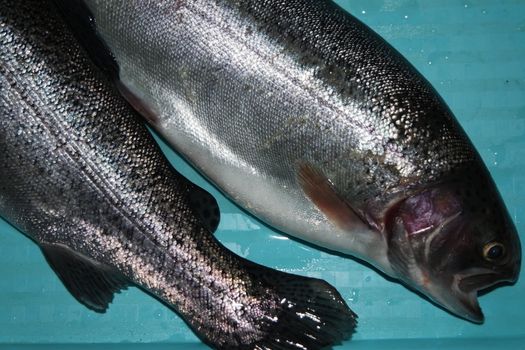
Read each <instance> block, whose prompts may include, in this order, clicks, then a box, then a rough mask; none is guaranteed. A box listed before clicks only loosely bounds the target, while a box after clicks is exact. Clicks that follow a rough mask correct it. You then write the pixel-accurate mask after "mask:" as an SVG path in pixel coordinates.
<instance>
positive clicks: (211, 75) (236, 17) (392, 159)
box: [57, 0, 521, 322]
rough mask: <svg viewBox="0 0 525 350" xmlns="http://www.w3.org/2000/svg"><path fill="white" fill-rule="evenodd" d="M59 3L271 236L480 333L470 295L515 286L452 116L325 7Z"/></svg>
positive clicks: (497, 204)
mask: <svg viewBox="0 0 525 350" xmlns="http://www.w3.org/2000/svg"><path fill="white" fill-rule="evenodd" d="M57 1H58V2H59V3H62V5H61V6H62V9H63V11H65V12H66V13H67V14H68V16H69V17H70V18H74V19H75V20H74V22H75V23H74V25H76V26H77V32H79V33H80V35H79V36H80V37H81V38H83V41H84V42H99V44H98V46H97V49H92V50H91V51H92V56H93V57H95V59H96V60H97V62H98V63H99V64H100V65H102V66H104V67H106V69H107V71H108V72H109V73H111V74H112V75H113V78H114V79H116V80H117V82H118V85H119V87H120V90H121V92H122V93H123V94H124V95H125V96H126V97H127V98H128V100H129V101H130V102H131V103H132V104H133V105H134V106H135V107H136V108H137V109H138V110H139V111H141V113H142V114H144V116H145V117H146V118H148V119H149V121H150V123H151V124H152V125H153V126H154V127H155V128H156V129H157V130H158V131H159V132H160V133H161V134H162V135H163V136H164V137H165V138H166V140H168V141H169V142H170V143H171V144H172V145H173V146H174V147H175V148H176V149H177V150H178V151H180V152H181V153H182V154H183V155H184V156H185V157H186V158H187V159H189V160H190V161H191V162H192V163H193V164H194V165H195V166H196V167H197V168H198V169H200V171H202V172H203V173H204V174H206V175H207V176H208V177H209V178H210V179H211V180H212V181H213V182H215V183H216V184H217V185H218V187H219V188H220V189H222V190H223V191H224V192H225V193H226V194H228V195H229V196H230V197H231V198H232V199H234V200H235V201H236V202H237V203H239V204H240V205H241V206H242V207H244V208H246V209H247V210H248V211H250V212H251V213H252V214H254V215H255V216H257V217H259V218H261V219H262V220H264V221H265V222H267V223H268V224H270V225H272V226H274V227H276V228H278V229H280V230H282V231H284V232H286V233H289V234H290V235H293V236H296V237H299V238H301V239H304V240H306V241H309V242H312V243H314V244H318V245H321V246H323V247H326V248H329V249H332V250H336V251H339V252H343V253H346V254H351V255H354V256H356V257H358V258H361V259H364V260H366V261H368V262H370V263H371V264H373V265H375V266H376V267H377V268H379V269H380V270H382V271H384V272H386V273H387V274H388V275H390V276H393V277H395V278H397V279H399V280H401V281H403V282H405V283H406V284H407V285H408V286H410V287H412V288H414V289H417V290H419V291H421V292H422V293H424V294H425V295H427V296H428V297H429V298H430V299H432V300H433V301H434V302H436V303H437V304H440V305H442V306H444V307H445V308H446V309H448V310H449V311H451V312H452V313H454V314H456V315H459V316H460V317H464V318H466V319H469V320H472V321H474V322H482V321H483V314H482V312H481V309H480V307H479V303H478V301H477V292H478V291H479V290H481V289H485V288H487V287H489V286H491V285H494V284H496V283H499V282H502V281H510V282H513V281H515V280H516V279H517V277H518V273H519V266H520V261H521V247H520V242H519V238H518V235H517V232H516V229H515V227H514V224H513V223H512V220H511V219H510V217H509V215H508V213H507V210H506V208H505V206H504V204H503V202H502V200H501V198H500V195H499V193H498V191H497V189H496V187H495V185H494V183H493V181H492V179H491V178H490V175H489V173H488V171H487V169H486V167H485V166H484V165H483V163H482V161H481V159H480V157H479V155H478V153H477V152H476V150H475V149H474V147H473V145H472V144H471V142H470V141H469V139H468V138H467V136H466V135H465V133H464V132H463V130H462V128H461V127H460V125H459V124H458V123H457V121H456V120H455V118H454V116H453V114H452V112H451V111H450V110H449V108H448V107H447V106H446V104H445V103H444V102H443V100H442V99H441V98H440V97H439V95H438V94H437V93H436V91H435V90H434V89H433V88H432V87H431V85H430V84H429V83H428V82H427V81H426V80H425V79H424V78H423V77H422V76H421V75H420V74H419V73H418V72H417V71H416V70H415V69H414V67H413V66H412V65H411V64H410V63H408V62H407V61H406V60H405V59H404V58H403V57H402V56H401V55H400V54H399V53H398V52H397V51H396V50H395V49H393V48H392V47H391V46H390V45H389V44H388V43H386V42H385V41H384V40H383V39H382V38H381V37H379V36H378V35H377V34H375V33H374V32H373V31H372V30H371V29H370V28H368V27H367V26H365V25H364V24H362V23H361V22H360V21H358V20H357V19H356V18H354V17H353V16H351V15H350V14H348V13H347V12H345V11H344V10H342V9H341V8H339V7H338V6H337V5H335V4H334V3H333V2H332V1H329V0H214V1H210V0H193V1H185V0H156V1H147V2H144V1H138V0H132V1H119V0H109V1H108V0H83V1H82V0H76V1H73V2H71V1H59V0H57ZM81 23H84V24H86V25H85V26H84V27H83V28H82V30H79V29H80V27H81V25H80V24H81ZM89 30H91V32H92V33H93V30H94V33H95V34H96V36H98V39H99V40H98V41H97V39H96V37H94V36H91V35H89V34H88V32H89ZM88 46H89V45H88ZM91 48H94V46H91Z"/></svg>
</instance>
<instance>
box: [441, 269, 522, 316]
mask: <svg viewBox="0 0 525 350" xmlns="http://www.w3.org/2000/svg"><path fill="white" fill-rule="evenodd" d="M514 281H515V278H514V277H513V276H511V277H508V278H507V277H504V276H502V275H501V274H500V273H497V272H495V271H492V270H487V269H481V270H477V271H476V272H471V273H468V274H464V275H462V276H458V277H457V278H456V283H455V284H454V286H453V290H454V291H455V293H454V294H456V301H455V302H453V303H452V305H450V307H448V309H449V310H452V311H453V312H454V313H456V314H457V315H459V316H461V317H463V318H465V319H467V320H469V321H472V322H474V323H483V321H484V319H485V317H484V316H483V312H482V311H481V307H480V306H479V301H478V292H479V291H482V290H484V289H487V288H489V287H492V286H494V285H496V284H500V283H503V282H510V283H512V282H514ZM447 304H449V303H447Z"/></svg>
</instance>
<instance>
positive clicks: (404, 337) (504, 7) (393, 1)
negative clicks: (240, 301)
mask: <svg viewBox="0 0 525 350" xmlns="http://www.w3.org/2000/svg"><path fill="white" fill-rule="evenodd" d="M338 3H339V4H341V5H342V6H343V7H345V8H346V9H347V10H349V11H350V12H352V13H353V14H354V15H356V16H357V17H359V18H360V19H362V20H363V21H364V22H365V23H367V24H368V25H370V26H371V27H372V28H373V29H375V30H376V31H378V32H379V33H380V34H381V35H383V36H384V37H385V38H386V39H387V40H388V41H389V42H390V43H392V44H393V45H394V46H395V47H396V48H397V49H399V50H400V51H401V52H402V53H403V54H404V55H405V56H406V57H407V58H408V59H409V60H410V61H411V62H412V63H413V64H414V65H415V66H416V67H417V68H418V69H419V70H420V71H421V72H422V73H423V74H424V75H425V76H426V77H427V78H428V79H429V80H430V81H431V82H432V84H433V85H434V86H435V87H436V88H437V90H438V91H439V92H440V93H441V94H442V96H443V97H444V98H445V100H446V101H447V102H448V104H449V105H450V107H451V108H452V110H453V111H454V113H455V114H456V116H457V118H458V119H459V121H460V123H461V124H462V125H463V127H464V128H465V130H466V131H467V133H468V135H469V136H470V137H471V139H472V141H473V142H474V144H475V145H476V147H477V149H478V151H479V152H480V153H481V155H482V157H483V159H484V160H485V162H486V164H487V165H488V167H489V169H490V171H491V173H492V175H493V177H494V179H495V181H496V183H497V185H498V188H499V190H500V191H501V193H502V195H503V198H504V200H505V202H506V205H507V207H508V209H509V211H510V214H511V216H512V218H513V220H514V222H515V223H516V225H517V227H518V231H519V232H521V237H522V241H524V242H525V239H524V238H523V237H524V235H525V215H524V210H523V208H524V207H525V138H524V136H525V59H524V57H525V1H520V0H500V1H493V0H472V1H459V0H439V1H434V0H373V1H357V0H355V1H351V0H339V1H338ZM163 148H164V150H166V152H167V154H168V156H169V158H170V160H171V161H173V163H174V165H175V167H176V168H177V169H178V170H179V171H181V172H182V173H183V174H184V175H186V176H188V177H189V178H190V179H192V180H193V181H195V182H196V183H197V184H199V185H201V186H203V187H204V188H205V189H207V190H209V191H210V192H211V193H212V194H213V195H215V197H216V198H218V200H219V203H220V207H221V210H222V221H221V225H220V227H219V231H218V233H217V234H218V237H219V239H220V240H221V241H222V242H223V243H224V244H225V245H226V246H227V247H228V248H230V249H231V250H233V251H234V252H236V253H237V254H239V255H242V256H244V257H247V258H249V259H251V260H254V261H257V262H259V263H262V264H265V265H267V266H271V267H274V268H277V269H280V270H284V271H288V272H293V273H297V274H302V275H307V276H314V277H319V278H323V279H325V280H327V281H328V282H330V283H332V284H333V285H335V286H336V287H337V288H338V290H339V291H340V292H341V294H342V295H343V297H344V298H345V299H346V301H347V303H348V305H349V306H350V307H351V308H352V309H354V310H355V311H356V312H357V313H358V314H359V315H360V322H359V326H358V329H357V332H356V334H355V335H354V338H353V341H350V342H345V343H344V344H343V345H342V346H341V349H346V348H348V349H384V348H387V347H388V348H391V349H420V348H423V347H424V348H435V349H441V348H450V349H466V348H476V349H491V350H492V349H494V348H500V347H506V348H525V342H524V340H525V312H524V311H525V298H524V296H525V283H523V282H522V281H519V282H518V283H517V284H516V285H515V286H512V287H504V288H499V289H497V290H495V291H493V292H491V293H489V294H487V295H485V296H483V297H481V299H480V300H481V306H482V308H483V310H484V312H485V316H486V322H485V324H483V325H481V326H479V325H474V324H471V323H469V322H466V321H464V320H461V319H458V318H456V317H454V316H452V315H450V314H448V313H447V312H445V311H443V310H442V309H440V308H437V307H436V306H434V305H432V304H431V303H429V302H428V301H426V300H424V299H422V298H421V297H420V296H418V295H416V294H414V293H412V292H410V291H408V290H407V289H406V288H404V287H403V286H401V285H399V284H397V283H392V282H389V281H387V280H385V279H384V278H383V277H381V276H380V275H378V274H377V273H376V272H374V271H373V270H371V269H369V268H367V267H365V266H362V265H360V264H359V263H357V262H355V261H353V260H351V259H348V258H342V257H337V256H333V255H331V254H328V253H326V252H323V251H320V250H317V249H315V248H313V247H310V246H306V245H303V244H301V243H299V242H297V241H294V240H293V239H289V238H287V237H286V236H284V235H282V234H280V233H278V232H275V231H273V230H272V229H270V228H268V227H266V226H265V225H264V224H262V223H261V222H259V221H257V220H256V219H255V218H253V217H250V216H248V215H247V214H245V213H244V212H243V211H241V210H240V209H238V208H237V207H236V206H235V205H234V204H232V203H231V202H230V201H229V200H228V199H226V198H225V197H224V196H223V195H221V194H220V193H219V192H218V191H217V190H216V189H215V188H214V187H213V186H211V185H210V184H208V183H207V182H206V181H205V180H203V178H202V177H200V176H199V175H198V174H197V173H195V171H194V170H193V169H192V168H191V167H189V166H188V165H187V164H186V163H185V162H184V161H183V160H181V158H180V157H178V156H177V155H175V154H174V153H173V152H171V151H170V150H169V149H168V148H167V147H166V146H165V145H163ZM90 343H95V345H92V346H87V345H86V344H90ZM122 343H127V344H122ZM130 343H133V344H130ZM24 344H25V345H24ZM46 344H47V346H48V347H49V348H53V349H55V348H57V346H58V345H60V344H62V345H63V346H64V347H66V348H69V347H70V346H72V345H74V344H75V346H76V347H89V348H91V347H93V346H94V347H96V346H97V344H98V345H101V344H106V345H108V344H113V345H114V348H116V347H123V348H124V347H125V348H126V349H129V348H131V349H133V348H136V347H141V348H142V347H144V348H148V349H150V348H152V349H164V348H165V349H202V348H206V347H205V346H204V345H202V344H200V343H199V341H198V339H197V338H196V337H195V335H194V334H193V333H192V332H191V331H189V330H188V328H187V327H186V326H185V324H184V323H183V322H182V321H181V320H180V319H179V318H178V316H177V315H175V314H174V313H173V312H172V311H170V310H169V309H167V308H166V307H164V306H163V305H161V304H160V303H159V302H157V301H156V300H154V299H153V298H152V297H150V296H148V295H146V294H144V293H143V292H141V291H139V290H138V289H136V288H131V289H130V290H128V291H125V292H123V293H122V294H119V295H117V296H116V298H115V300H114V302H113V304H112V305H111V307H110V309H109V311H108V312H107V313H106V314H104V315H100V314H96V313H94V312H92V311H89V310H87V309H86V308H85V307H84V306H82V305H80V304H79V303H78V302H76V300H75V299H73V297H72V296H71V295H69V293H68V292H67V291H66V290H65V288H64V287H63V286H62V284H61V283H60V281H59V280H58V278H57V277H56V275H55V274H54V272H53V271H52V270H51V269H50V268H49V267H48V265H47V263H46V262H45V260H44V258H43V257H42V255H41V253H40V251H39V249H38V247H37V246H36V245H34V244H33V243H32V242H31V241H29V240H28V239H27V238H26V237H25V236H23V235H22V234H20V233H18V232H17V231H16V230H15V229H13V228H12V227H10V226H9V225H7V224H6V223H4V222H2V221H0V347H6V348H10V349H11V348H13V349H14V348H26V347H33V346H35V345H40V346H45V345H46ZM119 344H120V345H119ZM145 345H146V346H145Z"/></svg>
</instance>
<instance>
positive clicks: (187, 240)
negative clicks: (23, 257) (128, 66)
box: [0, 0, 355, 349]
mask: <svg viewBox="0 0 525 350" xmlns="http://www.w3.org/2000/svg"><path fill="white" fill-rule="evenodd" d="M68 30H69V29H68V28H67V27H66V24H65V23H63V22H62V20H61V19H60V17H59V16H58V15H57V13H56V9H54V10H53V7H52V3H51V2H50V1H43V0H0V215H1V216H2V217H4V218H5V219H7V220H8V221H9V222H10V223H11V224H13V225H14V226H15V227H17V228H19V229H20V230H21V231H23V232H24V233H25V234H27V235H28V236H29V237H30V238H31V239H33V240H34V241H35V242H36V243H37V244H38V245H39V246H40V247H41V249H42V252H43V254H44V255H45V257H46V259H47V261H48V262H49V264H50V265H51V267H52V268H53V269H54V270H55V271H56V273H57V274H58V276H59V277H60V279H61V280H62V282H63V283H64V285H65V286H66V288H67V289H68V290H69V291H70V292H71V293H72V294H73V295H74V296H75V297H76V298H77V299H78V300H79V301H80V302H81V303H83V304H84V305H86V306H87V307H88V308H90V309H93V310H95V311H98V312H104V311H105V310H106V308H107V307H108V304H109V303H110V302H111V301H112V299H113V294H114V293H115V292H118V291H120V290H121V289H123V288H126V287H128V286H138V287H141V288H142V289H144V290H146V291H148V292H149V293H151V294H152V295H154V296H155V297H157V298H158V299H160V300H162V301H163V302H165V303H166V304H167V305H168V306H169V307H171V308H172V309H174V310H175V311H177V312H178V313H179V314H180V315H181V316H182V317H183V318H184V320H185V321H186V322H187V323H188V325H189V326H190V327H191V328H192V329H193V330H194V331H195V332H196V333H197V334H198V335H199V336H200V337H201V338H202V340H203V341H204V342H206V343H207V344H209V345H211V346H212V347H214V348H218V349H320V348H322V347H324V346H329V345H332V344H336V343H338V342H340V341H341V340H343V339H345V338H347V337H348V336H349V335H350V333H351V331H352V329H353V327H354V326H355V315H354V313H353V312H352V311H350V309H349V308H348V307H347V305H346V304H345V302H344V300H343V299H342V298H341V296H340V295H339V293H338V292H337V291H336V290H335V289H334V288H333V287H332V286H330V285H329V284H327V283H326V282H324V281H321V280H317V279H313V278H307V277H301V276H295V275H291V274H287V273H283V272H279V271H276V270H272V269H269V268H266V267H263V266H260V265H257V264H255V263H252V262H250V261H247V260H244V259H243V258H240V257H238V256H236V255H234V254H233V253H231V252H230V251H229V250H228V249H226V248H225V247H223V246H222V245H221V244H220V243H219V242H218V241H217V240H216V239H215V238H214V237H213V235H212V234H211V233H210V231H211V230H213V229H214V227H215V226H216V224H217V222H213V221H209V222H203V221H202V220H201V218H200V217H199V212H202V213H204V212H205V211H212V210H214V209H217V205H216V202H215V200H214V199H213V197H211V196H210V195H209V194H208V193H207V192H205V191H203V190H202V189H200V188H198V187H196V186H195V185H193V184H192V183H190V182H188V181H187V180H186V179H185V178H183V177H182V176H181V175H179V174H178V173H177V172H175V171H174V170H173V169H172V168H171V167H170V165H169V164H168V162H167V160H166V159H165V158H164V156H163V155H162V154H161V152H160V150H159V148H158V147H157V145H156V144H155V143H154V141H153V139H152V137H151V135H149V133H148V131H147V130H146V128H145V126H144V125H143V124H142V122H141V121H140V120H139V118H138V117H137V116H136V115H135V114H134V112H133V111H132V110H131V108H130V107H129V105H128V104H127V103H126V102H125V101H124V100H123V99H122V98H121V97H120V96H119V95H118V93H117V91H116V90H115V89H113V88H112V85H111V83H110V82H109V80H107V79H106V80H104V79H103V78H102V75H101V73H100V72H99V71H97V70H96V69H94V66H93V64H92V63H91V61H90V60H89V58H88V57H87V54H86V53H85V52H84V51H83V50H82V49H81V47H80V46H79V45H78V44H77V42H76V39H75V38H74V37H73V36H72V34H70V33H69V32H68ZM197 202H198V203H200V207H199V206H197ZM204 216H209V215H204Z"/></svg>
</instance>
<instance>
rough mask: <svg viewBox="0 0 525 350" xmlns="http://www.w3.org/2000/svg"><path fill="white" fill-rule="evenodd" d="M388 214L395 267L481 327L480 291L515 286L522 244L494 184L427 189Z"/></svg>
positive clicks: (405, 278)
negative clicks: (495, 287) (504, 284)
mask: <svg viewBox="0 0 525 350" xmlns="http://www.w3.org/2000/svg"><path fill="white" fill-rule="evenodd" d="M481 185H483V186H481ZM389 216H390V217H389V219H388V224H387V235H388V238H387V241H388V259H389V263H390V265H391V266H390V267H391V269H392V270H393V271H394V272H395V274H397V275H398V277H399V278H400V279H401V280H403V281H404V282H405V283H407V284H408V285H409V286H411V287H413V288H415V289H416V290H418V291H420V292H422V293H423V294H425V295H426V296H428V297H429V298H430V299H431V300H433V301H434V302H436V303H437V304H439V305H441V306H442V307H444V308H445V309H447V310H449V311H450V312H451V313H453V314H456V315H458V316H460V317H463V318H465V319H467V320H470V321H472V322H475V323H482V322H483V320H484V316H483V313H482V311H481V308H480V306H479V303H478V300H477V298H478V292H479V291H481V290H484V289H487V288H489V287H491V286H494V285H496V284H500V283H504V282H509V283H514V282H516V280H517V278H518V274H519V270H520V265H521V246H520V241H519V237H518V233H517V231H516V228H515V226H514V224H513V223H512V221H511V219H510V217H509V215H508V213H507V210H506V209H505V206H504V204H503V202H502V200H501V198H500V196H499V193H498V192H497V190H496V188H495V186H494V184H493V183H492V180H490V179H489V180H487V182H485V183H484V184H479V183H477V184H476V182H475V181H474V182H472V181H468V178H466V179H463V180H459V181H453V182H452V183H448V184H441V185H436V186H433V187H431V188H426V189H424V190H422V191H419V192H417V193H415V194H413V195H412V196H410V197H408V198H406V199H404V200H402V201H401V202H400V203H398V204H397V206H396V207H395V208H393V210H392V211H391V213H390V215H389Z"/></svg>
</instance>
